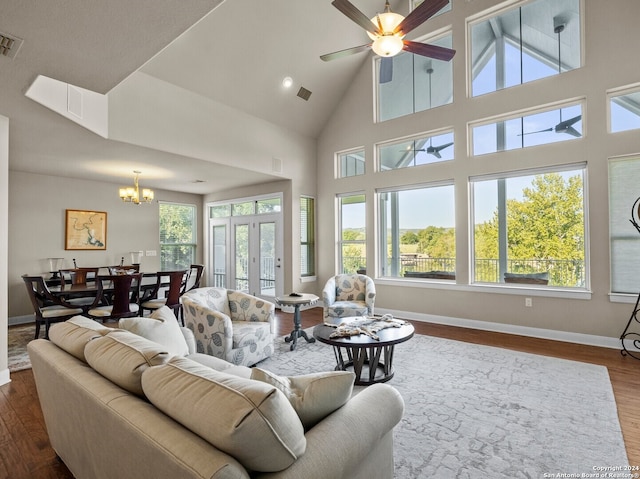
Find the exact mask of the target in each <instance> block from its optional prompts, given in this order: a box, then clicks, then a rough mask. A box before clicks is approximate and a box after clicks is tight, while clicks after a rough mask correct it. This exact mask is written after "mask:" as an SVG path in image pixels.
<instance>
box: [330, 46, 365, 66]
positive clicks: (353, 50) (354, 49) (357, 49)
mask: <svg viewBox="0 0 640 479" xmlns="http://www.w3.org/2000/svg"><path fill="white" fill-rule="evenodd" d="M370 48H371V43H367V44H366V45H360V46H359V47H352V48H347V49H345V50H340V51H337V52H333V53H327V54H325V55H321V56H320V59H321V60H324V61H325V62H328V61H331V60H336V59H338V58H343V57H348V56H351V55H355V54H356V53H360V52H364V51H365V50H369V49H370Z"/></svg>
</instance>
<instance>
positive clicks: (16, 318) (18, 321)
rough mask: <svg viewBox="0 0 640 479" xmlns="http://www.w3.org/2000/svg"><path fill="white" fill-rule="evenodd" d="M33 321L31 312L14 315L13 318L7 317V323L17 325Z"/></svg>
mask: <svg viewBox="0 0 640 479" xmlns="http://www.w3.org/2000/svg"><path fill="white" fill-rule="evenodd" d="M33 322H34V319H33V314H27V315H26V316H14V317H13V318H9V321H8V325H9V326H17V325H18V324H29V323H33Z"/></svg>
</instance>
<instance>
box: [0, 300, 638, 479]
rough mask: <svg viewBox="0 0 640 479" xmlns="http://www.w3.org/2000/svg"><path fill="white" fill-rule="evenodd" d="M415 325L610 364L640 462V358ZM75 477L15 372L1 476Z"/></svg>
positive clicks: (287, 324)
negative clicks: (53, 445)
mask: <svg viewBox="0 0 640 479" xmlns="http://www.w3.org/2000/svg"><path fill="white" fill-rule="evenodd" d="M321 321H322V309H321V308H314V309H310V310H307V311H304V312H303V314H302V326H303V327H305V328H307V327H309V326H313V325H314V324H317V323H319V322H321ZM276 324H277V334H278V335H279V336H282V335H285V334H288V333H289V332H290V331H291V329H292V315H291V314H288V313H282V312H280V311H279V310H278V312H277V321H276ZM414 325H415V327H416V333H417V334H427V335H431V336H438V337H442V338H449V339H456V340H459V341H466V342H470V343H477V344H485V345H489V346H497V347H501V348H507V349H513V350H518V351H524V352H529V353H534V354H542V355H546V356H553V357H558V358H565V359H572V360H575V361H583V362H587V363H593V364H600V365H603V366H606V367H607V368H608V370H609V376H610V377H611V384H612V385H613V390H614V394H615V397H616V403H617V406H618V416H619V418H620V424H621V426H622V431H623V435H624V440H625V443H626V447H627V455H628V457H629V464H630V465H635V466H638V465H640V361H638V360H636V359H633V358H629V357H623V356H622V355H621V354H620V352H619V351H617V350H612V349H606V348H595V347H591V346H581V345H576V344H570V343H562V342H557V341H547V340H543V339H532V338H525V337H521V336H514V335H508V334H501V333H489V332H484V331H476V330H472V329H462V328H454V327H451V326H441V325H434V324H429V323H422V322H414ZM390 384H393V381H391V383H390ZM588 400H589V392H588V391H585V392H584V395H583V396H580V397H576V401H588ZM603 465H605V464H603ZM606 465H612V466H616V465H618V464H606ZM72 477H73V476H72V475H71V473H70V472H69V471H68V469H67V468H66V467H65V465H64V464H63V463H62V462H60V461H59V460H58V459H57V457H56V455H55V453H54V451H53V449H52V448H51V446H50V444H49V440H48V437H47V433H46V429H45V425H44V420H43V417H42V411H41V410H40V404H39V402H38V397H37V393H36V388H35V383H34V381H33V374H32V373H31V370H26V371H20V372H17V373H13V374H11V382H10V383H9V384H6V385H4V386H1V387H0V478H7V479H9V478H10V479H45V478H56V479H61V478H64V479H67V478H68V479H71V478H72Z"/></svg>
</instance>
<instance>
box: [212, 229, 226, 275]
mask: <svg viewBox="0 0 640 479" xmlns="http://www.w3.org/2000/svg"><path fill="white" fill-rule="evenodd" d="M226 236H227V226H226V225H220V226H214V227H213V285H214V286H215V287H218V288H226V287H227V286H226V277H227V239H226Z"/></svg>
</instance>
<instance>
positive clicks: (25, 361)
mask: <svg viewBox="0 0 640 479" xmlns="http://www.w3.org/2000/svg"><path fill="white" fill-rule="evenodd" d="M35 331H36V330H35V325H33V324H29V325H26V326H11V327H10V328H9V343H8V356H9V372H12V373H14V372H16V371H22V370H23V369H30V368H31V361H29V354H28V353H27V344H28V343H29V341H32V340H33V335H34V334H35ZM42 335H43V332H42V331H40V336H41V337H42Z"/></svg>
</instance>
